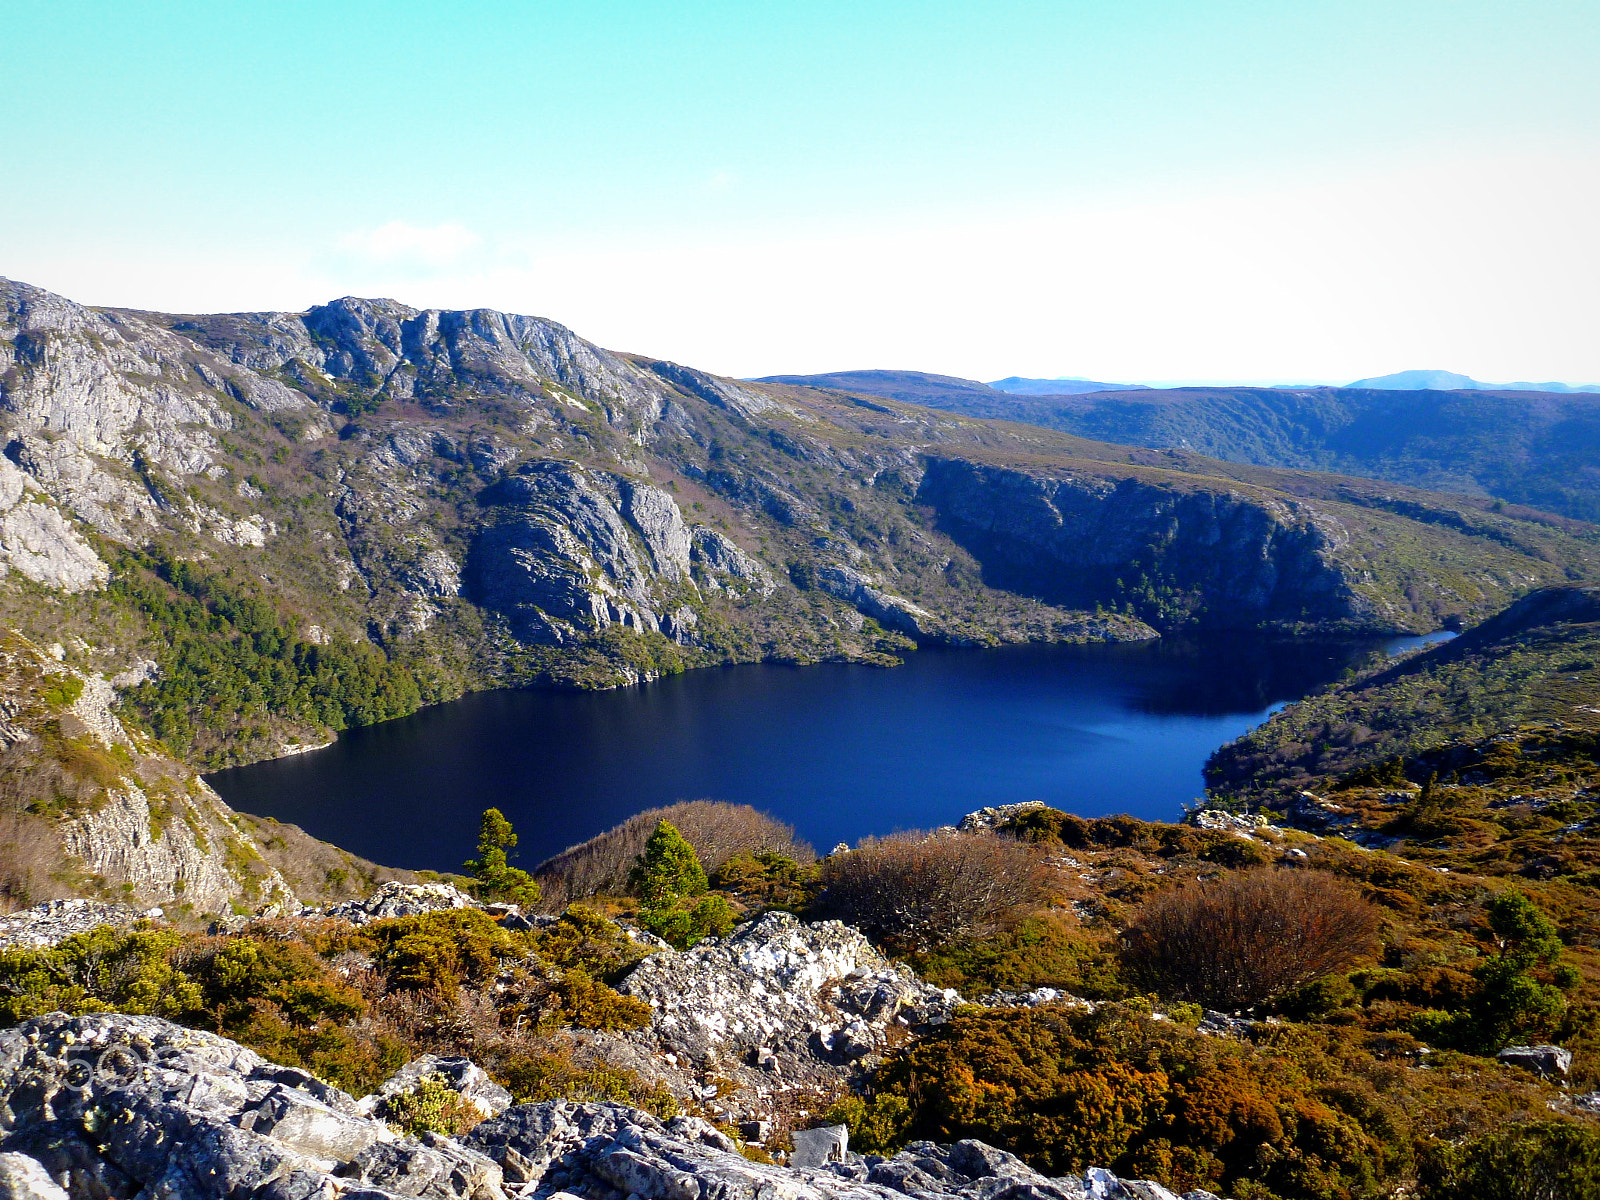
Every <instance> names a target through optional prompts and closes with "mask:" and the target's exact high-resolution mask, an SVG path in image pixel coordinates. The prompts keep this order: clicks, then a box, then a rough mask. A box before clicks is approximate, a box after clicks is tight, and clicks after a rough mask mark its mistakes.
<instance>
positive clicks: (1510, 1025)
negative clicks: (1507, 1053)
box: [1409, 891, 1570, 1054]
mask: <svg viewBox="0 0 1600 1200" xmlns="http://www.w3.org/2000/svg"><path fill="white" fill-rule="evenodd" d="M1487 916H1488V920H1489V929H1490V932H1491V934H1492V935H1493V936H1494V939H1495V945H1496V947H1497V950H1498V952H1497V953H1496V954H1494V955H1492V956H1490V957H1487V958H1485V959H1484V960H1483V961H1482V962H1480V963H1479V964H1478V966H1477V967H1475V968H1474V969H1473V971H1472V979H1473V985H1474V986H1473V991H1472V993H1471V995H1470V996H1469V997H1468V998H1467V1000H1466V1003H1465V1004H1464V1005H1463V1006H1461V1007H1459V1008H1455V1009H1445V1010H1439V1009H1428V1010H1425V1011H1423V1012H1420V1013H1418V1014H1417V1015H1416V1016H1415V1017H1413V1018H1412V1020H1411V1022H1410V1025H1409V1029H1410V1031H1411V1033H1413V1034H1414V1035H1415V1036H1417V1037H1419V1038H1421V1039H1422V1040H1423V1041H1428V1042H1433V1043H1434V1044H1435V1045H1440V1046H1454V1047H1457V1048H1460V1049H1463V1050H1467V1051H1470V1052H1472V1053H1479V1054H1494V1053H1495V1052H1496V1051H1498V1050H1500V1049H1502V1048H1503V1047H1505V1046H1507V1045H1509V1044H1511V1043H1512V1042H1525V1041H1536V1040H1539V1039H1541V1038H1547V1037H1550V1036H1552V1034H1553V1033H1554V1032H1555V1030H1556V1029H1557V1028H1558V1027H1559V1025H1560V1023H1561V1018H1562V1017H1563V1016H1564V1015H1565V1013H1566V1010H1567V1000H1566V996H1565V995H1564V994H1563V992H1562V988H1561V986H1560V983H1561V982H1563V981H1568V980H1570V975H1569V974H1568V973H1567V972H1565V971H1562V970H1561V969H1560V968H1561V967H1563V966H1564V965H1565V964H1563V963H1561V962H1560V961H1559V960H1560V958H1561V953H1562V945H1561V939H1560V938H1559V937H1558V936H1557V934H1556V927H1555V925H1554V924H1553V923H1552V922H1551V921H1550V918H1549V917H1547V916H1545V915H1544V913H1543V912H1542V911H1540V909H1539V908H1538V906H1537V905H1535V904H1534V903H1533V902H1532V901H1531V900H1529V899H1528V898H1527V897H1526V896H1524V895H1523V894H1522V893H1521V892H1515V891H1511V892H1504V893H1502V894H1501V895H1499V896H1496V897H1495V898H1494V899H1493V900H1491V901H1490V902H1489V905H1488V909H1487Z"/></svg>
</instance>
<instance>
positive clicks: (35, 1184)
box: [0, 1154, 68, 1200]
mask: <svg viewBox="0 0 1600 1200" xmlns="http://www.w3.org/2000/svg"><path fill="white" fill-rule="evenodd" d="M0 1200H68V1197H67V1193H66V1192H64V1191H63V1190H62V1188H61V1185H60V1184H59V1183H57V1182H56V1181H55V1180H54V1179H51V1178H50V1173H49V1172H48V1171H46V1170H45V1169H44V1164H43V1163H41V1162H40V1161H39V1160H38V1159H36V1158H30V1157H29V1156H28V1155H26V1154H0Z"/></svg>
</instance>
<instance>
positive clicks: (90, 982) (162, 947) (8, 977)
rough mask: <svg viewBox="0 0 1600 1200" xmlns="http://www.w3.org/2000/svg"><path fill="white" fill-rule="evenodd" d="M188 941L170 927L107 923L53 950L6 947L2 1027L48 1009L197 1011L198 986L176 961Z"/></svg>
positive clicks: (1, 970) (0, 978)
mask: <svg viewBox="0 0 1600 1200" xmlns="http://www.w3.org/2000/svg"><path fill="white" fill-rule="evenodd" d="M182 941H183V938H182V936H181V935H180V934H178V933H175V932H173V931H171V930H165V929H160V930H157V929H132V930H123V929H116V928H113V927H112V926H109V925H102V926H100V927H99V928H98V929H91V930H89V931H88V932H86V933H79V934H75V935H73V936H72V937H69V938H67V939H65V940H64V941H62V942H60V943H58V944H57V945H55V946H52V947H47V948H39V949H34V948H23V947H16V948H12V949H8V950H0V1025H15V1024H16V1023H17V1022H19V1021H25V1020H27V1019H28V1018H29V1017H37V1016H40V1015H42V1014H44V1013H48V1012H64V1013H68V1014H70V1015H73V1016H77V1015H80V1014H82V1013H92V1012H125V1013H135V1014H141V1015H155V1016H164V1017H176V1016H178V1015H179V1014H181V1013H184V1012H189V1011H193V1010H195V1009H197V1008H199V1007H200V1006H201V993H200V989H199V988H198V987H197V986H196V985H195V983H194V981H193V980H191V979H190V978H189V977H188V976H187V975H185V974H184V973H183V972H181V971H179V970H177V969H175V968H174V966H173V964H172V952H173V950H174V949H175V948H177V947H178V946H179V945H180V944H181V943H182Z"/></svg>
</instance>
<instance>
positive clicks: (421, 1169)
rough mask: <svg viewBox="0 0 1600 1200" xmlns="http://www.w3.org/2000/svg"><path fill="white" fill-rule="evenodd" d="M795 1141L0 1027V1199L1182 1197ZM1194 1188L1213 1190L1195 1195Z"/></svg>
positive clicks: (122, 1020) (103, 1037)
mask: <svg viewBox="0 0 1600 1200" xmlns="http://www.w3.org/2000/svg"><path fill="white" fill-rule="evenodd" d="M835 1137H836V1135H835V1133H834V1132H833V1131H827V1135H826V1136H825V1137H817V1138H809V1139H808V1138H805V1137H801V1138H797V1146H796V1152H795V1155H794V1157H795V1158H796V1159H797V1160H798V1159H807V1160H809V1165H805V1166H789V1167H782V1166H776V1165H769V1164H764V1163H758V1162H753V1161H751V1160H749V1159H747V1158H746V1157H745V1156H743V1155H742V1154H740V1153H739V1152H738V1149H737V1146H736V1144H735V1143H734V1142H732V1141H731V1139H729V1138H728V1137H727V1136H726V1135H725V1134H723V1133H721V1132H720V1131H718V1130H717V1129H716V1128H715V1127H714V1126H712V1125H710V1124H709V1123H707V1122H706V1121H704V1120H702V1119H700V1118H696V1117H686V1116H680V1117H677V1118H674V1119H673V1120H671V1121H668V1122H661V1121H658V1120H656V1119H655V1118H654V1117H652V1116H650V1115H649V1114H647V1113H644V1112H640V1111H639V1110H637V1109H632V1108H627V1107H625V1106H622V1105H618V1104H609V1103H607V1104H574V1103H571V1102H567V1101H552V1102H547V1103H543V1104H528V1105H522V1106H519V1107H515V1108H510V1109H506V1110H504V1111H501V1112H499V1113H498V1114H497V1115H495V1116H492V1117H490V1118H489V1119H488V1120H485V1121H483V1122H482V1123H480V1124H478V1125H477V1126H476V1127H475V1128H473V1129H472V1130H471V1131H470V1132H468V1133H467V1134H465V1135H464V1136H463V1137H461V1138H460V1139H453V1138H448V1137H444V1136H442V1135H440V1134H435V1133H427V1134H424V1135H423V1136H422V1137H421V1138H420V1139H419V1138H410V1137H403V1136H401V1135H399V1134H398V1133H397V1132H396V1131H395V1130H394V1129H393V1128H392V1127H391V1126H390V1125H388V1124H387V1123H385V1122H384V1121H382V1120H379V1119H377V1118H375V1117H372V1116H369V1115H365V1114H364V1113H363V1111H362V1108H361V1106H359V1105H358V1104H357V1103H356V1102H355V1101H354V1100H353V1099H352V1098H351V1097H350V1096H348V1095H346V1094H345V1093H343V1092H341V1091H339V1090H338V1089H336V1088H332V1087H329V1086H328V1085H326V1084H323V1083H321V1082H319V1081H318V1080H316V1079H315V1078H313V1077H312V1076H310V1075H307V1074H306V1073H305V1072H303V1071H298V1070H294V1069H291V1068H286V1067H281V1066H277V1065H275V1064H273V1063H270V1062H267V1061H265V1060H264V1059H262V1058H261V1057H260V1056H259V1055H257V1054H254V1053H252V1052H251V1051H249V1050H246V1049H245V1048H244V1047H242V1046H240V1045H238V1044H237V1043H235V1042H231V1041H229V1040H227V1039H226V1038H222V1037H218V1036H216V1035H214V1034H208V1033H204V1032H200V1031H197V1030H192V1029H185V1028H182V1027H180V1026H176V1025H173V1024H170V1023H169V1022H166V1021H162V1020H160V1019H157V1018H153V1017H129V1016H118V1015H100V1016H90V1017H76V1018H69V1017H64V1016H61V1015H59V1014H56V1015H52V1016H45V1017H38V1018H35V1019H33V1020H30V1021H27V1022H24V1023H23V1024H22V1025H20V1026H18V1027H16V1028H14V1029H8V1030H5V1031H4V1032H0V1196H4V1197H6V1198H7V1200H12V1198H16V1200H22V1198H27V1200H60V1198H61V1197H62V1196H66V1197H70V1198H71V1200H105V1198H107V1197H133V1196H151V1197H154V1196H165V1197H173V1198H175V1200H176V1198H180V1197H181V1198H185V1200H187V1198H191V1197H192V1198H195V1200H201V1198H206V1200H210V1198H215V1200H242V1198H244V1197H251V1198H260V1200H311V1198H313V1197H315V1198H318V1200H332V1198H333V1197H338V1196H343V1197H350V1198H351V1200H379V1198H380V1197H397V1196H416V1197H426V1198H428V1200H501V1198H502V1197H517V1196H522V1197H550V1196H577V1197H584V1198H586V1200H624V1198H625V1197H639V1198H640V1200H757V1198H758V1197H759V1198H762V1200H833V1198H835V1197H837V1198H839V1200H845V1198H860V1200H867V1198H868V1197H874V1198H881V1200H893V1198H897V1197H900V1196H911V1197H915V1198H916V1200H927V1198H929V1197H946V1196H948V1197H962V1198H964V1200H1088V1198H1090V1197H1093V1198H1095V1200H1169V1198H1171V1197H1172V1193H1171V1192H1169V1191H1167V1190H1166V1189H1165V1188H1162V1187H1160V1186H1159V1185H1157V1184H1154V1183H1145V1182H1135V1181H1125V1180H1119V1179H1117V1178H1116V1177H1115V1176H1113V1175H1111V1174H1110V1173H1109V1172H1107V1171H1104V1170H1090V1171H1089V1172H1088V1173H1087V1174H1086V1175H1084V1176H1082V1177H1075V1176H1073V1177H1066V1178H1047V1177H1045V1176H1042V1175H1040V1174H1038V1173H1037V1172H1035V1171H1033V1170H1031V1169H1030V1168H1028V1167H1027V1166H1026V1164H1024V1163H1023V1162H1021V1160H1019V1159H1017V1158H1015V1157H1013V1156H1012V1155H1010V1154H1006V1153H1004V1152H1002V1151H999V1150H996V1149H995V1148H993V1147H991V1146H986V1145H984V1144H983V1143H981V1142H976V1141H964V1142H958V1143H956V1144H955V1145H953V1146H937V1145H933V1144H931V1143H916V1144H914V1145H913V1146H911V1147H909V1148H907V1149H906V1150H904V1151H902V1152H901V1153H899V1154H897V1155H895V1156H894V1157H893V1158H879V1157H876V1156H862V1155H858V1154H852V1153H850V1152H849V1150H848V1148H847V1147H845V1146H844V1145H843V1144H842V1139H839V1140H835ZM1187 1200H1207V1194H1206V1193H1199V1192H1196V1193H1190V1194H1189V1197H1188V1198H1187Z"/></svg>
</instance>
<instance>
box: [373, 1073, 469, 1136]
mask: <svg viewBox="0 0 1600 1200" xmlns="http://www.w3.org/2000/svg"><path fill="white" fill-rule="evenodd" d="M379 1115H380V1116H382V1117H383V1119H384V1120H386V1121H388V1122H389V1124H390V1125H391V1126H393V1127H394V1129H395V1131H396V1132H397V1133H400V1134H403V1135H405V1136H407V1137H417V1136H419V1135H420V1134H422V1133H425V1132H428V1131H432V1132H434V1133H442V1134H444V1135H445V1136H446V1137H460V1136H461V1135H462V1134H463V1133H466V1132H467V1130H469V1129H471V1128H472V1127H473V1126H474V1125H476V1124H478V1122H480V1121H482V1120H483V1113H482V1112H481V1111H480V1110H479V1109H478V1106H477V1105H476V1104H473V1103H472V1102H471V1101H469V1100H467V1099H466V1098H464V1097H463V1096H462V1095H461V1094H460V1093H459V1092H457V1091H456V1090H455V1089H454V1088H452V1087H451V1086H450V1083H449V1081H448V1080H446V1079H445V1078H444V1076H442V1075H424V1076H423V1077H422V1078H421V1079H419V1080H418V1081H417V1086H416V1087H414V1088H412V1089H411V1090H410V1091H409V1092H401V1093H400V1094H399V1095H397V1096H391V1097H389V1099H388V1100H386V1101H385V1102H384V1104H383V1111H382V1113H381V1114H379Z"/></svg>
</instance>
